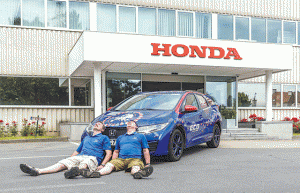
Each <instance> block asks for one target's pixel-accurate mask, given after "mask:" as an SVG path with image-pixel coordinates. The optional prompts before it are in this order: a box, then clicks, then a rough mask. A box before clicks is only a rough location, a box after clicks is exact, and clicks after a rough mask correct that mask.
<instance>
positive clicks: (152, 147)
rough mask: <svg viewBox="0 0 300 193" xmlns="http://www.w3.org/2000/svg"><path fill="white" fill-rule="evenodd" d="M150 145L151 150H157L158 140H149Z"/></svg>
mask: <svg viewBox="0 0 300 193" xmlns="http://www.w3.org/2000/svg"><path fill="white" fill-rule="evenodd" d="M148 145H149V151H150V152H153V151H156V149H157V145H158V141H154V142H148Z"/></svg>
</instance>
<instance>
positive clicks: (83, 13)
mask: <svg viewBox="0 0 300 193" xmlns="http://www.w3.org/2000/svg"><path fill="white" fill-rule="evenodd" d="M89 10H90V8H89V3H85V2H75V1H70V2H69V26H70V29H79V30H89V29H90V11H89Z"/></svg>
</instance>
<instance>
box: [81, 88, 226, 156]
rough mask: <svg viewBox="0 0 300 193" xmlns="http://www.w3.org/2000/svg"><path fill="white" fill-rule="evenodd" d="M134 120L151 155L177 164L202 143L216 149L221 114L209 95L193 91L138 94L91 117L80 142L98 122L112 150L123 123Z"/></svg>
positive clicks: (124, 126)
mask: <svg viewBox="0 0 300 193" xmlns="http://www.w3.org/2000/svg"><path fill="white" fill-rule="evenodd" d="M131 120H133V121H135V122H136V123H137V125H138V130H137V132H139V133H142V134H144V135H145V136H146V138H147V141H148V144H149V151H150V154H151V155H154V156H161V155H168V158H169V159H170V160H171V161H178V160H179V159H180V158H181V156H182V153H183V150H184V149H185V148H188V147H192V146H194V145H197V144H201V143H206V144H207V146H208V147H210V148H217V147H218V146H219V143H220V136H221V121H222V118H221V114H220V112H219V107H218V105H216V103H215V102H214V101H213V100H212V98H211V97H210V96H207V95H204V94H201V93H199V92H193V91H159V92H142V93H139V94H136V95H134V96H132V97H130V98H128V99H125V100H124V101H122V102H121V103H119V104H118V105H116V106H115V107H113V108H111V109H109V110H108V111H107V112H105V113H104V114H102V115H100V116H98V117H97V118H95V119H94V120H93V121H92V122H91V124H90V125H89V126H88V127H87V128H86V129H85V130H84V132H83V134H82V137H81V139H83V138H84V137H85V136H87V135H91V133H92V130H93V126H94V125H95V124H96V123H97V122H98V121H102V122H103V123H104V125H105V126H106V130H105V131H104V132H103V134H104V135H107V136H108V137H109V139H110V142H111V145H112V147H114V146H115V143H116V139H117V138H118V137H119V136H120V135H123V134H125V133H126V123H127V122H128V121H131Z"/></svg>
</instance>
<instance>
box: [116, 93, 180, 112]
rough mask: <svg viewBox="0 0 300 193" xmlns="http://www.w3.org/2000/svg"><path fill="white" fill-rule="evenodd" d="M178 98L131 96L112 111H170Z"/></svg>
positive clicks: (152, 95) (172, 95)
mask: <svg viewBox="0 0 300 193" xmlns="http://www.w3.org/2000/svg"><path fill="white" fill-rule="evenodd" d="M180 97H181V94H141V95H136V96H133V97H132V98H130V99H129V100H127V101H125V102H124V103H122V104H120V105H119V106H118V107H117V108H116V109H114V110H117V111H125V110H172V109H173V108H175V106H176V104H177V103H178V101H179V99H180Z"/></svg>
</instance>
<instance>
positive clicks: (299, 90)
mask: <svg viewBox="0 0 300 193" xmlns="http://www.w3.org/2000/svg"><path fill="white" fill-rule="evenodd" d="M297 107H298V108H300V85H297Z"/></svg>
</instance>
